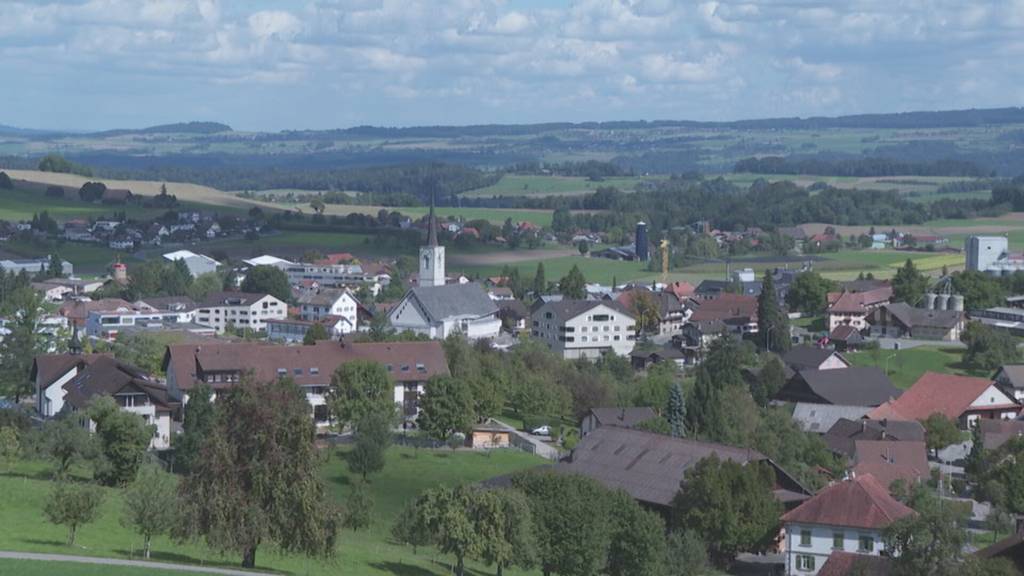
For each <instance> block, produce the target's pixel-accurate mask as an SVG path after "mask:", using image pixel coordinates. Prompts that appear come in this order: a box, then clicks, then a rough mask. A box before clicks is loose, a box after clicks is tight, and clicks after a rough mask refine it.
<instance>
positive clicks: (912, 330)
mask: <svg viewBox="0 0 1024 576" xmlns="http://www.w3.org/2000/svg"><path fill="white" fill-rule="evenodd" d="M867 321H868V324H869V325H870V328H871V332H872V333H873V334H875V335H877V336H889V337H895V338H904V337H905V338H916V339H918V340H941V341H946V342H956V341H958V340H960V333H961V332H962V331H963V329H964V313H963V311H961V310H934V309H925V308H914V307H913V306H910V305H909V304H907V303H906V302H893V303H891V304H882V305H881V306H879V307H878V308H876V309H874V310H872V311H871V313H870V314H869V315H868V318H867Z"/></svg>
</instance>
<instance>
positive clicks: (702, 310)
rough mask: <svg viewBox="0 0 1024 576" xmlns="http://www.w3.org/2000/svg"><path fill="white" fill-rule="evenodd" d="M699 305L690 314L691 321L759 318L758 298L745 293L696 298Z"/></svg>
mask: <svg viewBox="0 0 1024 576" xmlns="http://www.w3.org/2000/svg"><path fill="white" fill-rule="evenodd" d="M695 301H696V302H697V303H698V304H699V307H698V308H697V309H696V310H695V311H694V312H693V315H692V316H690V321H691V322H700V321H703V320H722V321H726V320H731V319H736V318H743V319H749V320H750V321H753V320H755V319H756V318H757V298H756V297H754V296H745V295H743V294H728V293H725V294H720V295H718V296H716V297H714V298H699V299H697V300H695Z"/></svg>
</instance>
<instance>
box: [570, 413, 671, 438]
mask: <svg viewBox="0 0 1024 576" xmlns="http://www.w3.org/2000/svg"><path fill="white" fill-rule="evenodd" d="M657 417H658V414H657V413H656V412H655V411H654V409H653V408H651V407H649V406H630V407H627V408H617V407H606V408H591V409H590V413H589V414H587V415H586V416H584V417H583V422H581V423H580V436H586V435H587V434H590V433H591V432H593V431H594V430H597V429H598V428H600V427H601V426H620V427H622V428H633V427H635V426H637V425H639V424H643V423H644V422H647V421H648V420H653V419H655V418H657Z"/></svg>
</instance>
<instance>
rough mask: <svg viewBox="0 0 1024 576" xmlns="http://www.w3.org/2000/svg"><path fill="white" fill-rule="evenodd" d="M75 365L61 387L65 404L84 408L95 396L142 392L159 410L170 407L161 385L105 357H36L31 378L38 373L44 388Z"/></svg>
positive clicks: (62, 355)
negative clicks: (73, 373) (72, 372)
mask: <svg viewBox="0 0 1024 576" xmlns="http://www.w3.org/2000/svg"><path fill="white" fill-rule="evenodd" d="M76 366H77V367H78V372H77V373H76V374H75V375H74V376H73V377H72V378H71V379H70V380H68V381H67V382H65V383H64V384H63V386H62V388H63V389H64V390H65V395H64V400H65V402H67V403H69V404H70V405H71V406H73V407H75V408H77V409H79V410H81V409H84V408H86V407H87V405H88V404H89V402H90V401H92V399H93V398H95V397H96V396H104V395H114V394H117V393H120V392H134V393H143V394H145V395H146V396H148V397H149V399H150V402H152V403H153V404H154V405H156V406H157V407H160V408H163V409H169V408H170V406H171V405H172V404H174V402H173V400H172V399H171V398H170V397H169V396H168V395H167V388H166V387H164V386H163V385H162V384H160V383H159V382H157V381H156V380H154V379H153V378H152V377H150V376H149V375H148V374H146V373H145V372H143V371H142V370H140V369H138V368H136V367H135V366H132V365H130V364H126V363H124V362H121V361H120V360H117V359H115V358H114V357H113V356H110V355H107V354H86V355H73V354H47V355H44V356H39V357H37V358H36V360H35V364H34V366H33V375H36V374H37V373H38V374H39V376H40V380H39V382H40V386H41V387H42V388H46V387H48V386H50V385H52V384H53V383H54V382H55V381H57V380H58V379H59V378H60V377H61V376H64V375H65V374H67V373H68V372H69V371H70V370H71V369H72V368H74V367H76Z"/></svg>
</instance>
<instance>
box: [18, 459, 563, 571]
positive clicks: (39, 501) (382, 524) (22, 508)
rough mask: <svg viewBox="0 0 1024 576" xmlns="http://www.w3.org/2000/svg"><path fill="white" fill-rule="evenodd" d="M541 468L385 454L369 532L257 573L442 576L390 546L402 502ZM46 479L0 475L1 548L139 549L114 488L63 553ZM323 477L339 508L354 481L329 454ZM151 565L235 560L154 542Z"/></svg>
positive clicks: (121, 553)
mask: <svg viewBox="0 0 1024 576" xmlns="http://www.w3.org/2000/svg"><path fill="white" fill-rule="evenodd" d="M544 462H545V461H544V460H541V459H539V458H537V457H535V456H532V455H529V454H526V453H524V452H519V451H515V450H505V451H496V452H491V453H480V452H471V451H459V452H452V451H450V450H447V449H442V450H437V451H433V450H425V449H420V450H413V449H411V448H401V447H394V448H391V449H390V450H389V451H388V455H387V465H386V466H385V468H384V471H383V472H381V473H380V474H377V475H376V476H372V477H371V479H370V492H371V494H372V495H373V498H374V501H375V508H374V514H373V522H374V523H373V525H372V526H371V527H370V528H369V529H368V530H365V531H361V532H355V533H354V532H352V531H349V530H344V531H342V533H341V534H340V535H339V545H338V549H337V554H336V556H335V557H334V558H332V559H330V560H315V559H307V558H305V557H294V556H281V555H278V554H275V553H274V552H273V551H272V550H271V549H270V548H269V547H266V546H265V547H261V548H260V550H259V551H258V553H257V557H256V564H257V569H262V570H276V571H283V572H290V573H293V574H309V575H325V576H326V575H332V576H333V575H334V574H347V575H352V576H364V575H365V576H375V575H395V574H400V575H411V576H431V575H442V574H447V573H448V565H447V561H448V558H446V557H444V556H442V555H439V554H436V553H434V552H433V551H432V550H424V549H421V550H420V551H419V553H418V554H416V555H414V554H413V553H412V550H411V549H410V548H407V547H404V546H398V545H395V544H393V543H391V542H390V541H389V537H388V534H389V530H390V528H391V525H392V523H393V521H394V519H395V517H396V515H397V514H398V512H399V511H400V510H401V508H402V507H403V506H404V505H405V503H406V502H407V501H409V500H410V499H412V498H414V497H415V496H416V495H417V494H418V493H419V492H420V491H421V490H424V489H426V488H429V487H432V486H438V485H456V484H460V483H472V482H478V481H480V480H484V479H487V478H491V477H494V476H498V475H502V474H507V473H510V472H514V471H516V470H523V469H527V468H532V467H534V466H537V465H539V464H542V463H544ZM48 474H49V472H48V469H47V467H46V466H45V465H44V464H41V463H37V462H22V463H18V464H17V465H16V467H15V469H14V474H7V475H0V549H2V550H18V551H26V552H49V553H55V554H69V553H70V554H78V555H84V556H105V557H113V558H128V557H129V555H130V554H131V551H132V550H136V551H137V550H138V549H139V547H140V545H141V540H140V538H139V537H138V536H137V535H135V534H134V533H133V532H131V531H130V530H128V529H126V528H124V527H122V526H121V525H120V523H119V521H118V520H119V516H120V496H119V494H118V492H117V491H115V490H113V489H110V490H107V491H106V492H107V497H106V500H105V501H104V504H103V513H102V516H101V517H100V519H99V520H98V521H97V522H96V523H94V524H91V525H87V526H84V527H82V528H80V530H79V537H78V540H77V541H76V546H75V548H73V549H69V548H68V547H67V546H66V545H65V544H64V539H65V538H66V531H65V529H64V528H63V527H60V526H54V525H52V524H49V523H47V522H46V520H45V519H44V518H43V515H42V512H41V510H42V507H43V503H44V501H45V499H46V496H47V494H48V493H49V492H50V490H51V487H52V483H51V482H50V481H49V480H47V479H46V478H48ZM323 476H324V479H325V481H326V484H327V489H328V493H329V494H330V495H331V496H332V497H333V498H334V499H335V501H336V502H339V503H341V502H343V501H344V499H345V497H346V496H347V495H348V493H349V492H350V490H351V489H352V486H353V482H354V481H355V477H354V476H352V475H351V474H350V473H349V472H348V469H347V465H346V464H345V462H344V461H343V459H342V458H340V457H339V456H338V455H337V454H331V455H330V457H329V459H328V461H327V462H326V464H325V465H324V467H323ZM153 560H156V561H164V562H184V563H190V564H199V563H205V564H206V565H209V566H230V567H235V566H237V563H238V562H239V560H240V559H239V558H236V557H235V556H234V555H232V556H227V557H225V556H220V555H218V554H217V553H215V552H213V551H211V550H209V549H207V548H206V547H205V545H203V544H202V543H186V544H176V543H173V542H171V541H169V540H168V539H167V538H166V537H160V538H157V539H155V540H154V542H153ZM471 567H473V568H474V569H475V570H474V571H473V573H474V574H491V573H493V570H492V569H483V568H482V567H480V566H477V565H475V564H471ZM49 573H52V571H51V572H49ZM507 573H508V572H507Z"/></svg>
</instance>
